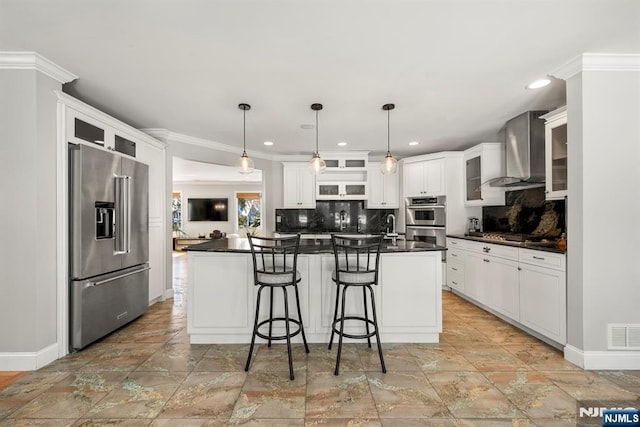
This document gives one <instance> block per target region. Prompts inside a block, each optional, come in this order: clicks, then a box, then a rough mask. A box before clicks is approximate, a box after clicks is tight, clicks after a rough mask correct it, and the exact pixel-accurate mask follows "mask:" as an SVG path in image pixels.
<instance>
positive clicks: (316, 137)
mask: <svg viewBox="0 0 640 427" xmlns="http://www.w3.org/2000/svg"><path fill="white" fill-rule="evenodd" d="M316 153H318V110H316Z"/></svg>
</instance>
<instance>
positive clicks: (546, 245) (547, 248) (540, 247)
mask: <svg viewBox="0 0 640 427" xmlns="http://www.w3.org/2000/svg"><path fill="white" fill-rule="evenodd" d="M447 237H453V238H456V239H464V240H472V241H474V242H483V243H492V244H495V245H504V246H513V247H516V248H525V249H534V250H536V251H544V252H553V253H557V254H565V253H567V251H566V250H561V249H558V248H556V247H555V242H531V241H525V242H513V241H509V240H495V239H486V238H483V237H476V236H467V235H463V234H451V235H447Z"/></svg>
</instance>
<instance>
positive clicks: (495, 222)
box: [482, 187, 566, 237]
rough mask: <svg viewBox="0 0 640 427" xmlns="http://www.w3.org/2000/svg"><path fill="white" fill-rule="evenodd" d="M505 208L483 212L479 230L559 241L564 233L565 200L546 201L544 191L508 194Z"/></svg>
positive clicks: (521, 191) (527, 190)
mask: <svg viewBox="0 0 640 427" xmlns="http://www.w3.org/2000/svg"><path fill="white" fill-rule="evenodd" d="M505 201H506V205H505V206H484V207H483V208H482V230H483V231H485V232H491V231H500V232H512V233H524V234H536V235H540V236H547V237H558V236H560V235H561V234H562V233H564V232H565V231H566V223H565V205H566V203H565V200H545V192H544V188H542V187H540V188H531V189H526V190H516V191H507V192H506V193H505Z"/></svg>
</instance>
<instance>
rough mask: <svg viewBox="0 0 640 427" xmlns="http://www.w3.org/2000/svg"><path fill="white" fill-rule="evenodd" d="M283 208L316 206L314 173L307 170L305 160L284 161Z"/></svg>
mask: <svg viewBox="0 0 640 427" xmlns="http://www.w3.org/2000/svg"><path fill="white" fill-rule="evenodd" d="M283 168H284V169H283V174H282V177H283V181H284V203H283V207H284V208H294V209H295V208H299V209H302V208H309V209H314V208H315V207H316V199H315V192H316V188H315V184H316V179H315V175H314V174H313V173H312V172H311V170H309V164H308V163H307V162H284V163H283Z"/></svg>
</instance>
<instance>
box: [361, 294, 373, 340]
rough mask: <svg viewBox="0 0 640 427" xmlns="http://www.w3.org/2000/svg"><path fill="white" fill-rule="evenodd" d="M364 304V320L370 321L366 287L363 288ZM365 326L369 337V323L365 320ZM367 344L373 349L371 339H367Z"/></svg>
mask: <svg viewBox="0 0 640 427" xmlns="http://www.w3.org/2000/svg"><path fill="white" fill-rule="evenodd" d="M362 303H363V304H364V318H365V319H368V318H369V313H368V311H367V290H366V289H365V288H364V287H363V288H362ZM364 326H365V328H366V330H367V335H369V322H368V321H366V320H365V321H364ZM367 344H369V348H371V337H367Z"/></svg>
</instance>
